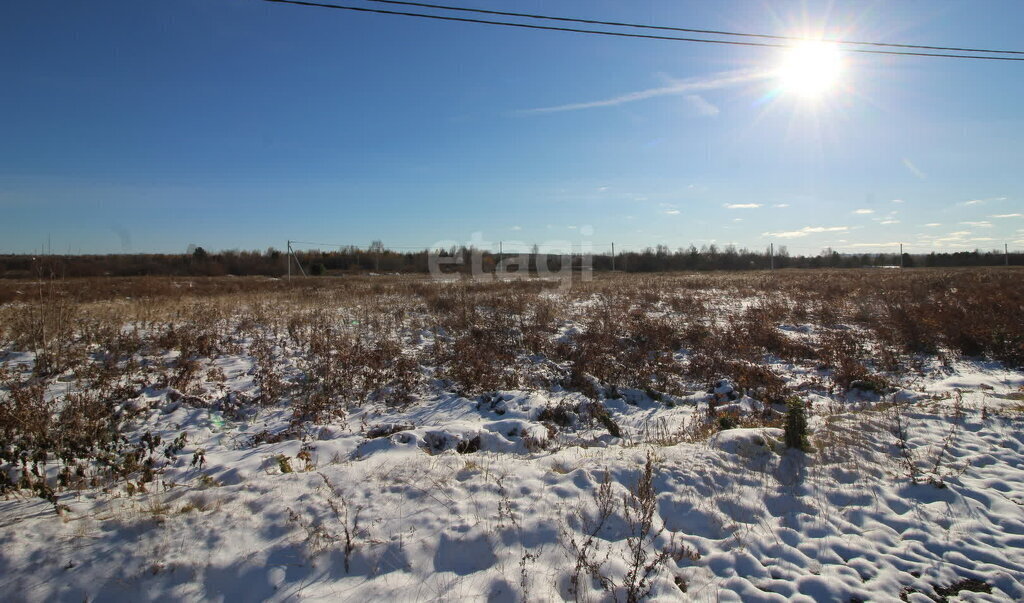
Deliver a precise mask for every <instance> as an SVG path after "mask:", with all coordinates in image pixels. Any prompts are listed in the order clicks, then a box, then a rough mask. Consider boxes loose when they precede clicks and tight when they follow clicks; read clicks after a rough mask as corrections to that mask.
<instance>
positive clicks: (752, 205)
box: [722, 203, 761, 209]
mask: <svg viewBox="0 0 1024 603" xmlns="http://www.w3.org/2000/svg"><path fill="white" fill-rule="evenodd" d="M722 207H724V208H725V209H757V208H758V207H761V204H760V203H726V204H725V205H723V206H722Z"/></svg>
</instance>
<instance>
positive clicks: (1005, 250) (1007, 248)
mask: <svg viewBox="0 0 1024 603" xmlns="http://www.w3.org/2000/svg"><path fill="white" fill-rule="evenodd" d="M1003 265H1005V266H1009V265H1010V246H1009V245H1007V244H1006V243H1003Z"/></svg>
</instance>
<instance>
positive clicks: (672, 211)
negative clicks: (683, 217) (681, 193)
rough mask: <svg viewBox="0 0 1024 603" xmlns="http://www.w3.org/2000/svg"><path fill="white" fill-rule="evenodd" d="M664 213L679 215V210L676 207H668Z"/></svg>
mask: <svg viewBox="0 0 1024 603" xmlns="http://www.w3.org/2000/svg"><path fill="white" fill-rule="evenodd" d="M665 213H666V214H668V215H670V216H678V215H679V210H678V209H669V210H666V211H665Z"/></svg>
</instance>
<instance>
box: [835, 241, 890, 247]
mask: <svg viewBox="0 0 1024 603" xmlns="http://www.w3.org/2000/svg"><path fill="white" fill-rule="evenodd" d="M899 244H900V242H899V241H896V242H895V243H853V244H852V245H847V247H898V246H899Z"/></svg>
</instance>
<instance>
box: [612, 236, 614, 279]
mask: <svg viewBox="0 0 1024 603" xmlns="http://www.w3.org/2000/svg"><path fill="white" fill-rule="evenodd" d="M612 272H615V242H614V241H612Z"/></svg>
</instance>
